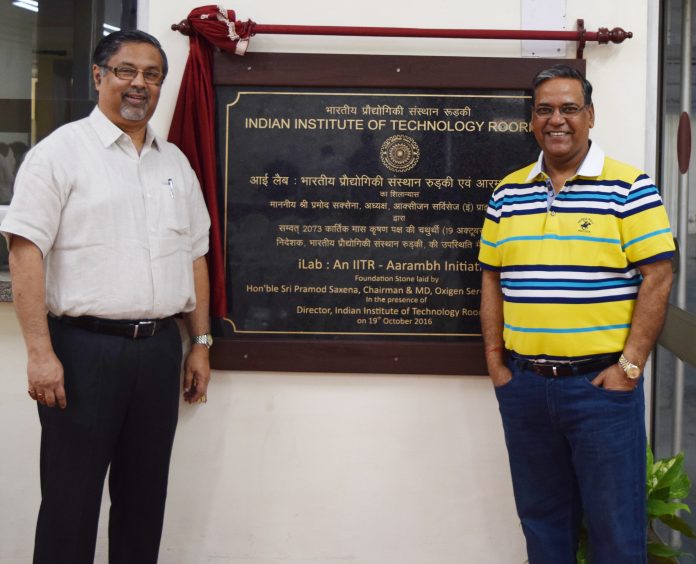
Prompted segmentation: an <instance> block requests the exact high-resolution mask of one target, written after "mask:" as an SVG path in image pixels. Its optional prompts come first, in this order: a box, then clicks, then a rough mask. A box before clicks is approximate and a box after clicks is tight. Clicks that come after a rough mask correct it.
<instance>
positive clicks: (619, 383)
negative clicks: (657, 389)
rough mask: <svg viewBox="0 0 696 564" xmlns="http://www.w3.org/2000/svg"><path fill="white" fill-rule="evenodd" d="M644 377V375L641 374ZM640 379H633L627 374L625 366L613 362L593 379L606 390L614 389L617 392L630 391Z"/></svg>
mask: <svg viewBox="0 0 696 564" xmlns="http://www.w3.org/2000/svg"><path fill="white" fill-rule="evenodd" d="M641 378H642V376H641ZM639 381H640V378H636V379H635V380H631V379H630V378H628V377H627V376H626V373H625V372H624V370H623V368H621V366H619V365H618V364H612V365H611V366H609V367H608V368H605V369H604V370H602V371H601V372H600V373H599V374H598V375H597V377H596V378H595V379H594V380H592V383H593V384H594V385H595V386H597V387H599V388H604V389H605V390H614V391H617V392H630V391H631V390H633V389H634V388H635V387H636V386H637V385H638V382H639Z"/></svg>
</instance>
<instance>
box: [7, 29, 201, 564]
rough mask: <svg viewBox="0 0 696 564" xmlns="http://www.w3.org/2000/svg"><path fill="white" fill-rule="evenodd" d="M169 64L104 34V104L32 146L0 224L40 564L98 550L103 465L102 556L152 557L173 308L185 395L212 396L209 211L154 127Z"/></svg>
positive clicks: (99, 51)
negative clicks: (17, 343) (182, 324)
mask: <svg viewBox="0 0 696 564" xmlns="http://www.w3.org/2000/svg"><path fill="white" fill-rule="evenodd" d="M166 74H167V59H166V55H165V53H164V51H163V50H162V48H161V46H160V44H159V42H158V41H157V40H156V39H155V38H154V37H152V36H150V35H148V34H146V33H143V32H140V31H125V32H116V33H113V34H111V35H109V36H107V37H105V38H104V39H103V40H102V41H101V42H100V43H99V45H98V46H97V48H96V50H95V52H94V57H93V65H92V75H93V79H94V84H95V88H96V89H97V91H98V96H99V100H98V103H97V107H96V108H95V109H94V111H93V112H92V114H91V115H90V116H89V117H88V118H85V119H83V120H80V121H77V122H73V123H70V124H67V125H65V126H63V127H61V128H59V129H58V130H56V131H55V132H54V133H53V134H51V135H50V136H49V137H47V138H46V139H44V140H43V141H42V142H41V143H39V144H38V145H37V146H36V147H34V148H33V149H32V150H31V151H30V152H29V153H28V154H27V156H26V158H25V160H24V162H23V164H22V167H21V169H20V171H19V173H18V175H17V180H16V183H15V195H14V198H13V200H12V204H11V206H10V210H9V212H8V214H7V216H6V218H5V220H4V221H3V223H2V225H1V226H0V230H1V231H2V232H3V234H4V235H5V237H7V239H8V243H9V247H10V269H11V273H12V289H13V295H14V303H15V309H16V311H17V317H18V318H19V322H20V325H21V327H22V333H23V335H24V339H25V342H26V346H27V354H28V365H27V374H28V392H29V395H30V396H31V398H32V399H34V400H35V401H36V402H37V403H38V410H39V417H40V420H41V427H42V435H41V493H42V502H41V508H40V511H39V518H38V522H37V530H36V541H35V548H34V563H35V564H57V563H61V564H82V563H91V562H93V560H94V550H95V544H96V533H97V523H98V517H99V507H100V504H101V494H102V489H103V483H104V477H105V475H106V471H107V469H110V474H109V492H110V496H111V511H110V521H109V561H110V562H111V564H116V563H118V564H126V563H127V564H139V563H143V564H154V563H156V562H157V555H158V550H159V542H160V536H161V531H162V519H163V515H164V505H165V498H166V490H167V478H168V472H169V459H170V454H171V448H172V443H173V439H174V432H175V429H176V422H177V414H178V404H179V391H178V390H179V377H180V370H181V357H182V350H181V338H180V335H179V331H178V328H177V325H176V323H175V322H174V320H173V319H172V316H174V315H176V314H178V313H181V312H183V313H184V319H185V321H186V323H187V326H188V330H189V333H190V334H191V335H192V336H194V337H193V344H192V346H191V351H190V353H189V354H188V356H187V359H186V363H185V374H184V382H183V388H184V399H185V400H186V401H188V402H191V403H193V402H205V401H206V399H207V396H206V393H207V387H208V381H209V379H210V367H209V359H208V349H209V347H210V344H211V343H212V339H211V338H210V335H209V317H208V305H209V285H208V271H207V267H206V262H205V256H204V255H205V254H206V253H207V252H208V230H209V226H210V220H209V217H208V213H207V210H206V207H205V203H204V201H203V197H202V194H201V191H200V187H199V184H198V181H197V179H196V176H195V174H194V172H193V171H192V169H191V167H190V165H189V163H188V161H187V160H186V158H185V157H184V155H183V154H182V153H181V152H180V151H179V150H178V149H177V148H176V147H175V146H174V145H171V144H169V143H167V142H166V141H165V140H164V139H162V138H161V137H158V136H157V135H155V133H154V132H153V130H152V128H151V127H149V126H148V121H149V120H150V117H151V116H152V114H153V112H154V111H155V108H156V107H157V102H158V100H159V94H160V88H161V86H162V82H163V81H164V78H165V77H166ZM47 313H48V315H47Z"/></svg>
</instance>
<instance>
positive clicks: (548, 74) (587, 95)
mask: <svg viewBox="0 0 696 564" xmlns="http://www.w3.org/2000/svg"><path fill="white" fill-rule="evenodd" d="M552 78H571V79H573V80H577V81H579V82H580V85H581V86H582V96H583V98H584V100H585V105H586V106H589V105H590V104H592V85H591V84H590V82H589V81H588V80H587V79H586V78H585V77H584V76H583V75H582V73H581V72H580V71H579V70H576V69H574V68H572V67H569V66H568V65H554V66H552V67H549V68H548V69H544V70H541V71H539V72H538V73H537V75H536V76H535V77H534V80H533V81H532V87H533V90H532V104H534V102H535V96H536V90H537V88H539V86H540V85H541V84H542V83H543V82H546V81H547V80H551V79H552Z"/></svg>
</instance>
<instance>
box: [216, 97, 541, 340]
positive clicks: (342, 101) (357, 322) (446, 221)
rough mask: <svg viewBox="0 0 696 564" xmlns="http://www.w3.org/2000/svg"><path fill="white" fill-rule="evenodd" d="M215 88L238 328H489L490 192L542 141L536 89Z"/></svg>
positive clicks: (407, 333)
mask: <svg viewBox="0 0 696 564" xmlns="http://www.w3.org/2000/svg"><path fill="white" fill-rule="evenodd" d="M216 91H217V97H218V100H217V108H218V133H219V144H220V145H219V149H218V154H219V155H220V157H221V158H220V166H221V171H220V174H221V178H222V187H223V194H222V201H223V202H224V208H223V213H224V218H223V225H224V226H225V234H224V236H225V254H226V277H227V297H228V313H227V316H226V319H225V321H226V322H225V323H224V324H223V325H224V334H225V336H228V337H234V336H240V337H241V336H243V337H245V338H254V337H263V338H269V337H270V338H274V337H283V338H285V339H288V338H297V337H300V338H310V339H312V338H323V339H326V338H329V339H361V340H364V339H366V338H367V339H377V340H379V339H393V338H395V337H398V338H399V339H407V340H408V339H410V338H417V339H419V340H423V339H429V338H436V339H445V340H460V339H467V338H470V337H478V336H480V325H479V317H478V314H479V303H480V269H479V266H478V264H477V260H476V259H477V255H478V247H479V238H480V230H481V226H482V224H483V218H484V215H485V209H486V204H487V202H488V199H489V197H490V194H491V192H492V190H493V188H494V187H495V185H496V184H497V182H498V181H499V180H500V179H501V178H502V177H503V176H504V175H505V174H506V173H507V172H510V171H511V170H513V169H515V168H518V167H520V166H523V165H525V164H528V163H530V162H531V161H533V160H534V159H536V157H537V154H538V148H537V145H536V143H535V141H534V138H533V134H532V133H531V127H530V124H529V115H530V99H529V97H528V96H527V95H526V93H525V92H523V91H498V92H482V91H480V90H476V91H470V92H463V91H461V90H458V91H439V90H438V91H426V92H423V91H419V92H416V91H407V90H399V91H395V90H389V91H380V90H370V89H367V90H365V89H363V90H360V91H357V90H354V89H316V90H315V89H311V88H301V89H297V88H296V89H283V88H249V87H243V88H239V87H218V88H217V90H216Z"/></svg>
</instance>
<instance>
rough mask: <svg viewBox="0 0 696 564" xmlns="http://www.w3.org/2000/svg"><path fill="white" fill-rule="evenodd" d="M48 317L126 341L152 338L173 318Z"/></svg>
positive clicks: (51, 315)
mask: <svg viewBox="0 0 696 564" xmlns="http://www.w3.org/2000/svg"><path fill="white" fill-rule="evenodd" d="M48 315H49V317H52V318H53V319H56V320H57V321H60V322H62V323H65V324H67V325H74V326H75V327H80V328H81V329H86V330H87V331H92V332H94V333H103V334H105V335H115V336H118V337H127V338H128V339H144V338H146V337H152V336H153V335H156V334H157V333H159V332H160V331H164V330H165V329H167V327H169V325H170V324H171V323H172V320H173V319H174V318H173V317H165V318H163V319H143V320H141V321H138V320H131V319H127V320H126V319H124V320H121V319H103V318H101V317H92V316H91V315H83V316H82V317H70V316H68V315H63V316H60V317H59V316H57V315H53V314H52V313H49V314H48Z"/></svg>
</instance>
